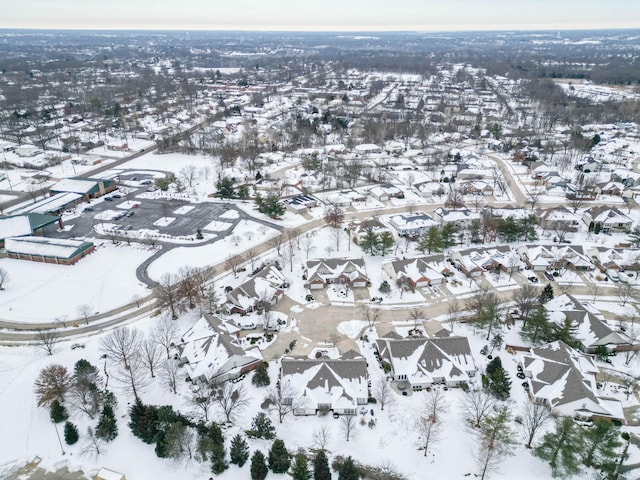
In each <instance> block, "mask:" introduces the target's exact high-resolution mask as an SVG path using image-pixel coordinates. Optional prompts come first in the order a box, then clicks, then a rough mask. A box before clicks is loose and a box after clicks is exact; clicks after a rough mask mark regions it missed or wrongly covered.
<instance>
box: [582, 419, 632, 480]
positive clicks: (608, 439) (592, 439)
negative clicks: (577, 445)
mask: <svg viewBox="0 0 640 480" xmlns="http://www.w3.org/2000/svg"><path fill="white" fill-rule="evenodd" d="M582 438H583V441H584V449H583V461H584V464H585V465H586V466H587V467H597V468H599V469H600V470H601V471H603V472H607V473H613V472H614V471H615V468H616V461H617V459H618V458H619V456H620V452H618V449H619V448H620V447H621V446H622V442H621V440H620V439H621V437H620V430H619V428H618V427H616V426H615V425H614V424H613V422H611V421H610V420H606V419H598V420H594V422H593V425H591V426H590V427H588V428H586V429H585V430H584V432H583V435H582Z"/></svg>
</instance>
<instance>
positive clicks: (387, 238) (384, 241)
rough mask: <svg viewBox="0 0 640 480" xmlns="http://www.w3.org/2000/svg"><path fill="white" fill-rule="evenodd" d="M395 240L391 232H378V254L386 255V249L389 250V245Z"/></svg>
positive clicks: (391, 245)
mask: <svg viewBox="0 0 640 480" xmlns="http://www.w3.org/2000/svg"><path fill="white" fill-rule="evenodd" d="M395 243H396V242H395V240H394V239H393V235H391V232H389V231H387V230H385V231H384V232H382V233H381V234H380V239H379V241H378V248H379V249H380V255H386V254H387V251H389V250H391V247H393V245H394V244H395Z"/></svg>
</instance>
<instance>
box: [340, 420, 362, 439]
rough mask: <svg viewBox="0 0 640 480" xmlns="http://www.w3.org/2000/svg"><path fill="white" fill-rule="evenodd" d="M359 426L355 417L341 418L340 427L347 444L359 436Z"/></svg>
mask: <svg viewBox="0 0 640 480" xmlns="http://www.w3.org/2000/svg"><path fill="white" fill-rule="evenodd" d="M357 425H358V422H357V421H356V416H355V415H343V416H341V417H340V427H341V428H342V432H343V433H344V437H345V440H346V441H347V442H348V441H349V440H350V439H352V438H355V437H356V436H357V430H356V428H357Z"/></svg>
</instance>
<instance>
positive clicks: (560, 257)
mask: <svg viewBox="0 0 640 480" xmlns="http://www.w3.org/2000/svg"><path fill="white" fill-rule="evenodd" d="M517 252H518V255H520V258H521V259H522V261H523V262H525V263H526V264H527V266H528V267H529V268H530V269H531V270H533V271H535V272H544V271H545V270H549V269H562V268H569V269H571V270H575V271H581V272H586V271H591V270H593V269H594V266H593V263H592V262H591V259H590V258H589V257H588V256H587V255H586V254H585V253H584V250H583V248H582V247H581V246H579V245H562V246H560V245H522V246H520V247H518V249H517Z"/></svg>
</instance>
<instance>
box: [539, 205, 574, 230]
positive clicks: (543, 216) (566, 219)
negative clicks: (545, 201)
mask: <svg viewBox="0 0 640 480" xmlns="http://www.w3.org/2000/svg"><path fill="white" fill-rule="evenodd" d="M538 215H539V217H540V226H541V227H542V229H543V230H550V231H552V232H553V231H556V230H560V231H563V232H577V231H579V230H580V225H581V223H580V215H578V214H576V213H573V212H571V211H570V210H569V209H568V208H566V207H562V206H560V207H553V208H547V209H545V210H538Z"/></svg>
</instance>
